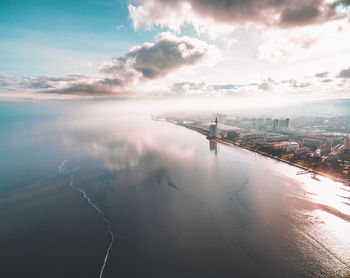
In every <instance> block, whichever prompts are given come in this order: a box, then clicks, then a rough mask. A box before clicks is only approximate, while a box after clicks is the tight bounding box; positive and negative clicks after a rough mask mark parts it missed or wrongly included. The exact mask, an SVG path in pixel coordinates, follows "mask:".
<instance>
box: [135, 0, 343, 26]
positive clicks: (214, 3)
mask: <svg viewBox="0 0 350 278" xmlns="http://www.w3.org/2000/svg"><path fill="white" fill-rule="evenodd" d="M349 5H350V4H349V1H348V0H343V1H327V0H309V1H304V0H282V1H281V0H141V1H137V4H130V5H129V13H130V17H131V19H132V21H133V25H134V28H135V29H138V28H140V27H141V26H145V27H146V28H151V27H152V25H159V26H161V27H169V28H170V29H173V30H177V31H178V30H179V28H180V27H181V26H183V25H186V24H192V25H193V26H194V27H195V28H196V29H197V31H200V29H201V28H206V27H207V26H205V25H206V24H205V23H204V22H203V18H206V19H209V20H212V21H214V22H216V23H222V24H245V23H259V24H263V25H267V26H278V27H293V26H301V25H310V24H315V23H320V22H325V21H329V20H334V19H337V18H342V17H344V16H346V12H344V9H346V8H347V7H348V6H349Z"/></svg>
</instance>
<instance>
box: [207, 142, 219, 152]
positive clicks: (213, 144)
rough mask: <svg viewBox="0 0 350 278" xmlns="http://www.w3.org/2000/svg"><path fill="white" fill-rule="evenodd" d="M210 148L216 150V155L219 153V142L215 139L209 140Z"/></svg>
mask: <svg viewBox="0 0 350 278" xmlns="http://www.w3.org/2000/svg"><path fill="white" fill-rule="evenodd" d="M209 149H210V150H211V151H214V152H215V155H217V154H218V143H217V142H216V141H215V140H209Z"/></svg>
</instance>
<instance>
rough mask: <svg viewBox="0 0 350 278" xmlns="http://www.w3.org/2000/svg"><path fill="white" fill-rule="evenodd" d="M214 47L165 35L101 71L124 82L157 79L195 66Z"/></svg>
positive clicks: (139, 47)
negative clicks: (185, 67)
mask: <svg viewBox="0 0 350 278" xmlns="http://www.w3.org/2000/svg"><path fill="white" fill-rule="evenodd" d="M212 50H214V47H213V46H209V45H208V44H207V43H205V42H203V41H200V40H197V39H193V38H189V37H182V38H178V37H176V36H174V35H172V34H171V33H167V32H165V33H161V34H159V35H158V36H157V38H156V42H155V43H144V44H143V45H141V46H136V47H133V48H132V49H131V50H130V52H128V53H127V54H125V56H123V57H119V58H117V59H114V60H113V61H112V62H110V63H106V64H105V65H104V66H103V67H102V69H101V71H102V72H104V73H107V74H112V75H114V76H116V77H118V78H120V79H122V80H124V83H126V84H127V83H135V81H139V80H146V79H155V78H159V77H163V76H165V75H167V74H168V73H170V72H172V71H174V70H176V69H178V68H181V67H183V66H186V65H194V64H196V63H197V62H199V61H200V60H202V59H203V58H204V57H205V56H206V55H207V54H208V53H209V52H210V51H212Z"/></svg>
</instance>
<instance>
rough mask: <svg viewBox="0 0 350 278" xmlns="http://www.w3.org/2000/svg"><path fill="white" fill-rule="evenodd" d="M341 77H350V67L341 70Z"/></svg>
mask: <svg viewBox="0 0 350 278" xmlns="http://www.w3.org/2000/svg"><path fill="white" fill-rule="evenodd" d="M339 77H341V78H350V68H348V69H344V70H342V71H340V73H339Z"/></svg>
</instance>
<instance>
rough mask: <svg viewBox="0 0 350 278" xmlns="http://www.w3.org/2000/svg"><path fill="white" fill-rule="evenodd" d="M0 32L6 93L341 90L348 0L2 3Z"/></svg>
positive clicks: (0, 92)
mask: <svg viewBox="0 0 350 278" xmlns="http://www.w3.org/2000/svg"><path fill="white" fill-rule="evenodd" d="M0 37H1V43H0V97H1V96H2V97H3V98H8V99H15V98H22V99H25V98H29V99H35V100H41V99H72V98H73V99H75V98H78V99H82V98H116V99H118V98H138V97H152V98H171V99H174V98H186V97H196V98H203V99H206V100H208V99H210V98H213V97H214V98H216V97H221V98H223V99H224V100H226V99H228V98H242V97H244V98H246V99H248V100H251V101H254V102H261V100H262V99H264V101H265V102H266V100H267V101H276V100H285V101H293V100H296V99H298V100H301V101H304V100H310V99H332V98H333V99H338V98H349V97H350V94H349V92H350V91H349V90H350V55H349V54H350V1H349V0H309V1H302V0H129V1H128V0H122V1H117V0H107V1H98V0H70V1H65V0H61V1H59V0H37V1H28V0H26V1H25V0H23V1H19V0H17V1H16V0H11V1H9V0H3V1H1V3H0ZM209 101H210V100H209ZM223 102H225V101H223Z"/></svg>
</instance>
